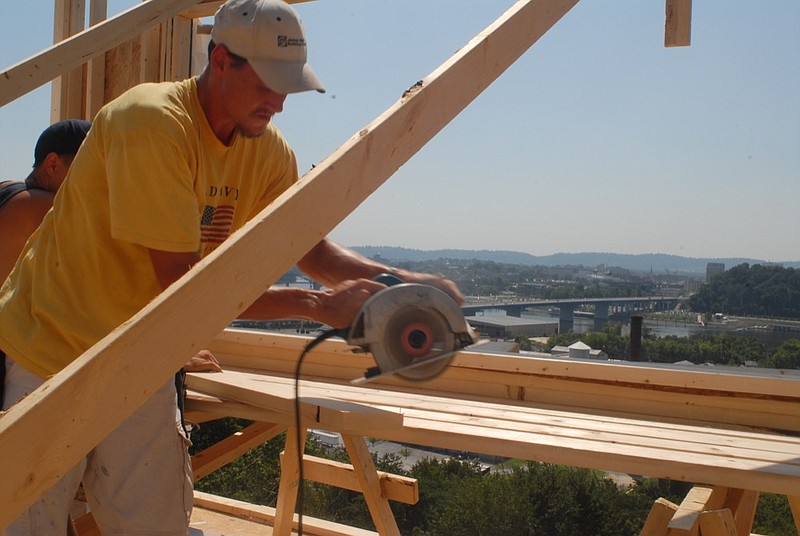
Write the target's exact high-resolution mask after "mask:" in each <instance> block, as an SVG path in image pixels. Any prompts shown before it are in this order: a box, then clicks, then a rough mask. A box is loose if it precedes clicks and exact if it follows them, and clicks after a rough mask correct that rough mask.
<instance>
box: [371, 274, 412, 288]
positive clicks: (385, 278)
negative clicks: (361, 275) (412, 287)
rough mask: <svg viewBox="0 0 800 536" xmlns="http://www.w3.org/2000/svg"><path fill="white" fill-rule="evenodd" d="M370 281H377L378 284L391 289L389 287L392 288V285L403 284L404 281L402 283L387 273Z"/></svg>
mask: <svg viewBox="0 0 800 536" xmlns="http://www.w3.org/2000/svg"><path fill="white" fill-rule="evenodd" d="M372 280H373V281H377V282H378V283H383V284H384V285H386V286H387V287H391V286H394V285H399V284H400V283H405V281H403V280H402V279H400V278H399V277H397V276H396V275H394V274H392V273H389V272H384V273H382V274H378V275H376V276H375V277H373V278H372Z"/></svg>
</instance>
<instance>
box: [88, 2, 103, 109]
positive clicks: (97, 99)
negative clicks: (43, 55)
mask: <svg viewBox="0 0 800 536" xmlns="http://www.w3.org/2000/svg"><path fill="white" fill-rule="evenodd" d="M107 17H108V1H107V0H91V4H90V7H89V25H90V26H95V25H97V24H100V23H101V22H102V21H104V20H105V19H106V18H107ZM105 78H106V63H105V54H103V55H101V56H98V57H96V58H93V59H91V60H89V62H88V63H87V64H86V116H85V119H88V120H90V121H91V120H92V119H94V116H95V115H97V112H98V111H100V108H102V106H103V104H105V102H106V101H105Z"/></svg>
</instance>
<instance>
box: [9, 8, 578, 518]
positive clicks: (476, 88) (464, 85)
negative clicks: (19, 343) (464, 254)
mask: <svg viewBox="0 0 800 536" xmlns="http://www.w3.org/2000/svg"><path fill="white" fill-rule="evenodd" d="M151 1H155V0H151ZM577 1H578V0H538V1H534V0H529V1H520V2H517V3H516V4H514V6H513V7H511V8H510V9H509V10H508V11H507V12H506V13H505V14H503V15H502V16H501V17H500V18H499V19H498V20H497V21H495V22H494V23H493V24H492V25H490V26H489V27H488V28H487V29H486V30H484V31H483V32H481V33H480V34H479V35H478V36H476V37H475V38H474V39H472V40H471V41H470V42H469V44H467V45H466V46H465V47H464V48H462V49H461V50H459V51H458V52H457V53H456V54H455V55H454V56H453V57H452V58H450V59H449V60H448V61H446V62H445V63H444V64H443V65H442V66H441V67H439V68H438V69H437V70H436V71H434V72H433V73H432V74H431V75H429V76H428V77H426V78H425V79H423V80H422V81H421V82H420V83H419V84H417V85H416V86H414V87H413V88H412V89H410V90H409V91H407V92H406V93H405V94H404V95H403V97H402V98H401V99H400V100H399V101H398V102H397V103H396V104H394V105H393V106H392V107H391V108H389V109H388V110H387V111H386V112H385V113H384V114H382V115H381V116H379V117H378V118H377V119H375V120H374V121H373V122H372V123H370V124H369V125H368V126H367V127H365V128H364V129H363V130H361V131H360V132H358V133H357V134H356V135H354V136H353V137H352V138H351V139H350V140H348V141H347V142H346V143H345V144H344V145H343V146H342V147H341V148H339V149H338V150H337V151H336V152H334V153H333V154H332V155H331V156H330V157H328V158H327V159H326V160H324V161H323V162H321V163H320V164H319V165H318V166H317V167H316V168H315V169H314V170H312V171H311V172H310V173H308V174H307V175H305V176H304V177H303V178H302V179H301V180H300V181H299V182H298V183H297V184H296V185H294V186H293V187H292V188H290V189H289V190H288V191H286V192H285V193H284V194H283V195H282V196H280V197H279V198H278V199H277V200H276V201H275V202H274V203H273V204H272V205H271V206H270V207H268V208H267V209H265V210H264V211H262V212H261V213H260V214H258V215H257V216H256V217H255V218H254V219H253V220H252V221H251V222H249V223H248V224H247V225H246V226H244V227H243V228H242V229H240V230H239V231H238V232H236V233H235V234H234V235H233V236H231V238H229V239H228V240H227V241H226V243H224V244H223V245H222V246H221V247H220V248H218V249H217V250H216V251H215V252H214V253H212V254H211V255H209V256H208V257H207V258H205V259H203V260H202V261H201V262H199V263H198V264H197V265H196V266H195V267H194V268H193V269H192V270H190V271H189V273H188V274H186V275H185V276H184V277H183V278H181V279H180V280H179V281H178V282H176V283H175V284H174V285H172V286H171V287H170V288H169V289H167V290H166V291H165V292H163V293H162V294H161V295H160V296H158V297H157V298H156V299H155V300H153V301H152V302H151V303H150V304H149V305H148V306H147V307H145V308H144V309H143V310H142V311H140V312H139V313H137V314H136V315H134V316H133V317H132V318H131V319H130V320H129V321H128V322H126V323H124V324H123V325H121V326H120V327H119V328H117V329H116V330H115V331H113V332H112V333H110V334H109V335H108V336H106V337H105V338H103V339H102V340H101V341H99V342H98V343H97V344H95V345H94V346H93V347H92V348H90V349H89V350H87V351H86V352H85V353H84V354H83V355H82V356H81V357H79V358H78V359H77V360H75V361H74V362H73V363H71V364H70V365H69V366H68V367H66V368H65V369H64V370H63V371H61V372H60V373H59V374H57V375H56V376H55V377H53V378H52V379H51V380H50V381H48V382H47V383H46V384H45V385H43V386H42V387H41V388H40V389H37V390H36V391H34V392H33V393H32V394H31V395H30V396H29V397H27V398H26V399H25V400H23V401H22V402H20V403H19V404H17V405H16V406H15V407H13V408H12V409H11V410H10V411H9V412H8V413H7V414H6V415H4V416H3V418H2V419H0V474H2V475H3V479H2V483H0V527H2V526H4V525H5V524H7V523H8V522H10V521H11V520H12V519H14V518H15V517H16V516H17V515H18V514H19V513H20V512H22V511H23V510H24V509H25V508H26V507H27V506H28V505H30V504H31V503H32V502H33V501H34V500H35V499H36V498H37V497H38V496H39V495H41V494H42V493H43V492H44V491H45V490H47V489H48V488H49V487H50V486H52V485H53V484H54V483H55V482H56V481H57V479H58V478H60V477H61V476H62V475H63V474H64V473H65V472H66V470H67V469H68V468H69V467H71V466H72V465H73V464H75V463H76V462H77V461H78V460H80V459H81V457H83V456H84V455H85V454H86V453H87V452H88V451H89V450H91V449H92V448H93V447H94V446H95V445H96V444H97V443H99V442H100V441H101V440H102V439H103V438H105V437H106V436H107V435H108V434H109V433H110V432H111V431H112V430H113V429H114V428H115V427H116V426H117V425H119V423H121V422H122V421H123V420H124V419H125V418H126V417H128V416H129V415H130V414H131V413H132V412H133V411H134V410H135V409H136V408H138V407H139V406H140V405H141V404H142V403H143V402H144V401H145V400H146V399H147V398H148V397H149V396H150V395H151V394H152V393H153V392H154V391H155V390H157V389H158V388H159V387H160V386H161V385H162V384H164V383H165V382H167V381H169V380H170V378H171V377H172V376H173V374H174V372H175V370H178V369H179V368H180V367H181V366H182V365H183V363H184V362H185V361H186V358H187V357H188V356H191V355H193V354H194V353H195V352H197V351H198V350H200V349H202V348H203V347H205V345H206V344H207V343H208V342H209V341H210V340H211V339H212V338H213V337H214V336H215V335H216V334H217V333H219V332H220V331H221V330H222V329H223V328H224V327H225V326H226V325H227V324H228V323H229V322H230V321H231V320H232V319H234V318H236V317H237V316H238V315H239V313H240V312H241V311H243V310H244V309H245V308H246V307H247V306H248V305H249V304H250V303H252V302H253V301H254V300H255V299H256V297H258V295H259V294H260V293H261V292H262V290H263V289H264V288H265V287H266V286H268V285H269V284H271V283H273V282H274V281H276V280H277V279H278V278H279V277H280V276H281V275H282V274H283V273H284V272H285V271H286V270H288V269H289V268H290V267H291V266H292V265H293V264H294V263H295V262H296V261H297V260H298V259H299V258H301V257H302V256H303V255H304V254H305V253H306V252H307V251H308V250H309V249H310V248H311V247H313V246H314V244H316V243H317V242H318V241H319V240H320V239H321V238H323V237H324V236H325V235H327V234H328V233H329V232H330V231H331V230H332V229H333V228H334V227H335V226H336V225H337V224H338V223H339V222H340V221H342V220H343V219H344V218H345V217H346V216H347V215H348V214H349V213H350V212H352V211H353V209H355V208H356V207H357V206H358V205H359V204H360V203H361V202H362V201H364V199H366V198H367V197H368V196H369V195H370V194H371V193H372V192H373V191H375V190H376V189H377V188H378V187H379V186H380V185H381V184H382V183H383V182H384V181H385V180H386V179H387V178H388V177H389V176H391V175H392V174H393V173H394V172H395V171H396V170H397V169H398V168H399V167H400V166H401V165H403V164H404V163H405V162H406V161H407V160H408V159H409V158H410V157H411V156H412V155H414V154H415V153H416V152H417V151H418V150H419V149H420V148H421V147H423V146H424V145H425V143H427V142H428V141H429V140H430V139H431V138H432V137H433V136H434V135H436V134H437V133H438V132H439V131H440V130H441V129H442V128H444V126H445V125H447V123H448V122H450V120H452V119H453V118H454V117H455V116H456V115H457V114H458V113H459V112H460V111H461V110H463V109H464V108H465V107H466V106H467V105H468V104H469V103H470V102H471V101H472V100H473V99H474V98H475V97H477V96H478V95H479V94H480V93H481V92H482V91H483V90H484V89H485V88H486V87H487V86H488V85H489V84H490V83H491V82H492V81H493V80H495V79H496V78H497V77H498V76H500V74H501V73H502V72H503V71H505V69H507V68H508V67H509V66H510V65H511V64H512V63H513V62H514V61H516V60H517V58H519V56H520V55H522V54H523V53H524V52H525V51H526V50H527V49H528V48H529V47H530V46H531V45H532V44H533V43H535V42H536V41H537V40H538V39H539V38H540V37H541V36H542V35H544V33H545V32H546V31H547V30H549V29H550V28H551V27H552V26H553V25H554V24H555V23H556V22H558V20H559V19H560V18H561V17H562V16H564V15H565V14H566V13H567V12H568V11H569V10H570V9H571V8H572V7H573V6H574V5H575V4H576V3H577ZM172 2H173V3H174V5H177V4H178V3H179V2H178V1H177V0H172ZM87 386H91V388H87ZM42 430H46V431H47V433H46V434H44V433H42Z"/></svg>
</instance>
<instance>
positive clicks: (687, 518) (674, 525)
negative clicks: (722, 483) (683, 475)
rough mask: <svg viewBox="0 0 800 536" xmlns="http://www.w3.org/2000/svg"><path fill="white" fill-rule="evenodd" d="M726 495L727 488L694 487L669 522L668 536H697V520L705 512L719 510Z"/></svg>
mask: <svg viewBox="0 0 800 536" xmlns="http://www.w3.org/2000/svg"><path fill="white" fill-rule="evenodd" d="M727 494H728V488H723V487H719V486H713V487H707V486H694V487H693V488H692V489H690V490H689V493H687V494H686V497H685V498H684V499H683V501H681V504H680V506H679V507H678V511H677V512H675V515H674V516H673V517H672V521H670V522H669V525H668V527H669V534H670V536H673V535H674V536H679V535H680V536H683V535H686V536H690V535H691V536H697V534H698V530H699V524H698V520H699V517H700V514H701V513H702V512H703V511H705V510H714V509H718V508H720V507H721V506H722V505H723V504H724V503H725V499H726V497H727Z"/></svg>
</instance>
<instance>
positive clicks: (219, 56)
mask: <svg viewBox="0 0 800 536" xmlns="http://www.w3.org/2000/svg"><path fill="white" fill-rule="evenodd" d="M227 62H228V49H227V48H226V47H225V45H215V46H214V50H212V51H211V57H210V58H209V62H208V63H209V64H210V65H211V68H212V69H214V70H216V71H220V70H223V69H224V68H225V66H226V64H227Z"/></svg>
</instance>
